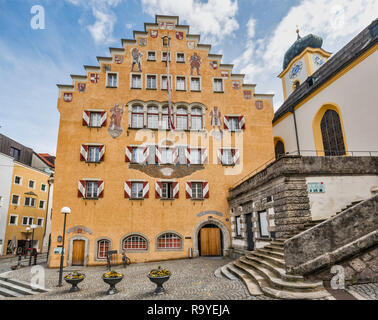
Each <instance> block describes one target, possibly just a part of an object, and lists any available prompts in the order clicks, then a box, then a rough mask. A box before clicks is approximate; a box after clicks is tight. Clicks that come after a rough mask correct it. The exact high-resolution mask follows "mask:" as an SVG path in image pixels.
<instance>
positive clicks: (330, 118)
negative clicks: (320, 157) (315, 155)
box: [320, 110, 345, 156]
mask: <svg viewBox="0 0 378 320" xmlns="http://www.w3.org/2000/svg"><path fill="white" fill-rule="evenodd" d="M320 128H321V132H322V138H323V146H324V154H325V155H326V156H343V155H345V144H344V137H343V132H342V128H341V122H340V117H339V114H338V113H337V112H336V111H334V110H327V111H326V112H325V113H324V116H323V118H322V121H321V123H320Z"/></svg>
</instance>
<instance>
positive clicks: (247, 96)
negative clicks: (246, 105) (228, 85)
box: [243, 90, 252, 100]
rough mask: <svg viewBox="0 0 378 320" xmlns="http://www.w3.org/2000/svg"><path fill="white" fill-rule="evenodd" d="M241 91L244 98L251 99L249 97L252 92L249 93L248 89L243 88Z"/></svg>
mask: <svg viewBox="0 0 378 320" xmlns="http://www.w3.org/2000/svg"><path fill="white" fill-rule="evenodd" d="M243 93H244V99H246V100H251V98H252V93H251V91H249V90H244V91H243Z"/></svg>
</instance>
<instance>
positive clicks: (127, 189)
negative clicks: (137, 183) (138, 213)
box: [124, 181, 131, 199]
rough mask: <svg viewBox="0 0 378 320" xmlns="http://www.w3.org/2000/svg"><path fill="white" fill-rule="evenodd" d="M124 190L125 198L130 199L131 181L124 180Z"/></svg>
mask: <svg viewBox="0 0 378 320" xmlns="http://www.w3.org/2000/svg"><path fill="white" fill-rule="evenodd" d="M124 190H125V192H124V194H125V198H127V199H130V198H131V182H130V181H125V185H124Z"/></svg>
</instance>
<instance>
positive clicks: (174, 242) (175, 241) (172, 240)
mask: <svg viewBox="0 0 378 320" xmlns="http://www.w3.org/2000/svg"><path fill="white" fill-rule="evenodd" d="M181 246H182V239H181V237H180V236H178V235H177V234H175V233H164V234H162V235H161V236H159V237H158V238H157V248H158V249H181Z"/></svg>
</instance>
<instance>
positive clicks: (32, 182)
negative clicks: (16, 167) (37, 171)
mask: <svg viewBox="0 0 378 320" xmlns="http://www.w3.org/2000/svg"><path fill="white" fill-rule="evenodd" d="M34 185H35V181H33V180H29V188H31V189H34Z"/></svg>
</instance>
